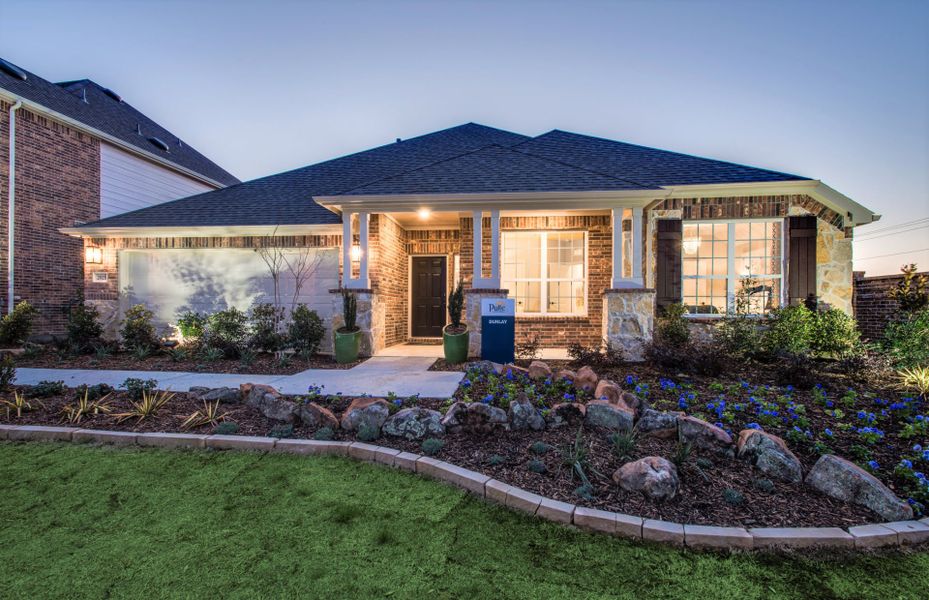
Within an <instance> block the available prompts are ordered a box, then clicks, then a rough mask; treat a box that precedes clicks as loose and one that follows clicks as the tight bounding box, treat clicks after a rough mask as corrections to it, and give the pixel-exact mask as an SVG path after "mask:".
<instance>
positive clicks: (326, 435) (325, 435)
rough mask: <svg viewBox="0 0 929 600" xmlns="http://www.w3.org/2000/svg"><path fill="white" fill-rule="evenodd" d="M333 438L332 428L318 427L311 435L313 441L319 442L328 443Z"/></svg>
mask: <svg viewBox="0 0 929 600" xmlns="http://www.w3.org/2000/svg"><path fill="white" fill-rule="evenodd" d="M334 437H335V431H333V430H332V427H320V428H319V429H317V430H316V432H315V433H313V439H314V440H317V441H320V442H328V441H329V440H331V439H333V438H334Z"/></svg>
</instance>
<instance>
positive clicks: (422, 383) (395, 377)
mask: <svg viewBox="0 0 929 600" xmlns="http://www.w3.org/2000/svg"><path fill="white" fill-rule="evenodd" d="M433 362H435V359H434V358H431V357H420V356H403V357H401V356H375V357H373V358H369V359H368V360H366V361H365V362H363V363H361V364H360V365H358V366H356V367H352V368H351V369H307V370H306V371H301V372H300V373H296V374H294V375H240V374H237V373H235V374H228V373H184V372H174V371H106V370H96V369H29V368H20V369H16V381H15V383H17V384H19V385H35V384H36V383H38V382H40V381H43V380H47V381H59V380H60V381H64V382H65V385H67V386H70V387H75V386H79V385H82V384H87V385H94V384H97V383H106V384H108V385H112V386H114V387H116V386H118V385H119V384H121V383H122V382H123V381H125V380H126V378H127V377H137V378H139V379H154V380H156V381H158V387H159V388H160V389H171V390H174V391H177V392H186V391H187V390H188V389H190V388H191V387H193V386H204V387H211V388H216V387H223V386H228V387H238V386H239V384H241V383H266V384H268V385H273V386H274V387H275V388H277V389H278V390H280V391H281V392H282V393H284V394H304V393H306V391H307V388H308V387H309V386H311V385H318V386H323V392H324V393H326V394H342V395H344V396H360V395H362V394H368V395H370V396H386V395H387V393H388V392H393V393H395V394H397V395H398V396H412V395H413V394H419V395H420V396H422V397H423V398H451V396H452V394H454V393H455V390H456V389H457V388H458V382H459V381H461V378H462V373H458V372H442V371H429V370H428V369H429V367H430V366H431V365H432V363H433Z"/></svg>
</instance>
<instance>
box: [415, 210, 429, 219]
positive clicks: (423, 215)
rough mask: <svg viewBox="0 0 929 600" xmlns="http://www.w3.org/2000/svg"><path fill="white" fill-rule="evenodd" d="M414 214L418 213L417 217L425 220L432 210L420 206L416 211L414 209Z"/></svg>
mask: <svg viewBox="0 0 929 600" xmlns="http://www.w3.org/2000/svg"><path fill="white" fill-rule="evenodd" d="M416 214H418V215H419V218H420V219H422V220H423V221H425V220H426V219H428V218H429V215H431V214H432V211H431V210H429V209H428V208H421V209H419V210H418V211H416Z"/></svg>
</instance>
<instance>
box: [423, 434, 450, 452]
mask: <svg viewBox="0 0 929 600" xmlns="http://www.w3.org/2000/svg"><path fill="white" fill-rule="evenodd" d="M444 446H445V442H443V441H442V440H440V439H439V438H426V439H425V440H423V443H422V450H423V454H425V455H426V456H435V455H436V454H438V453H439V451H441V450H442V448H443V447H444Z"/></svg>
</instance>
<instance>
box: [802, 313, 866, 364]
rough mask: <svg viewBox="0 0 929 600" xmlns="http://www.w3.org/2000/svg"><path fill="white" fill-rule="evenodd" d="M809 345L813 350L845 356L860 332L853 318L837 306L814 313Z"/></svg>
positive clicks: (855, 344)
mask: <svg viewBox="0 0 929 600" xmlns="http://www.w3.org/2000/svg"><path fill="white" fill-rule="evenodd" d="M813 316H814V319H813V331H812V332H811V334H810V347H811V349H812V350H813V352H816V353H817V354H823V355H828V356H833V357H839V356H845V355H847V354H849V353H850V352H852V351H853V350H854V349H855V347H856V346H857V344H858V338H859V337H860V334H859V332H858V325H857V324H856V323H855V319H853V318H851V317H850V316H848V315H847V314H845V313H844V312H842V311H841V310H839V309H837V308H830V309H829V310H823V311H819V312H816V313H814V315H813Z"/></svg>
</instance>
